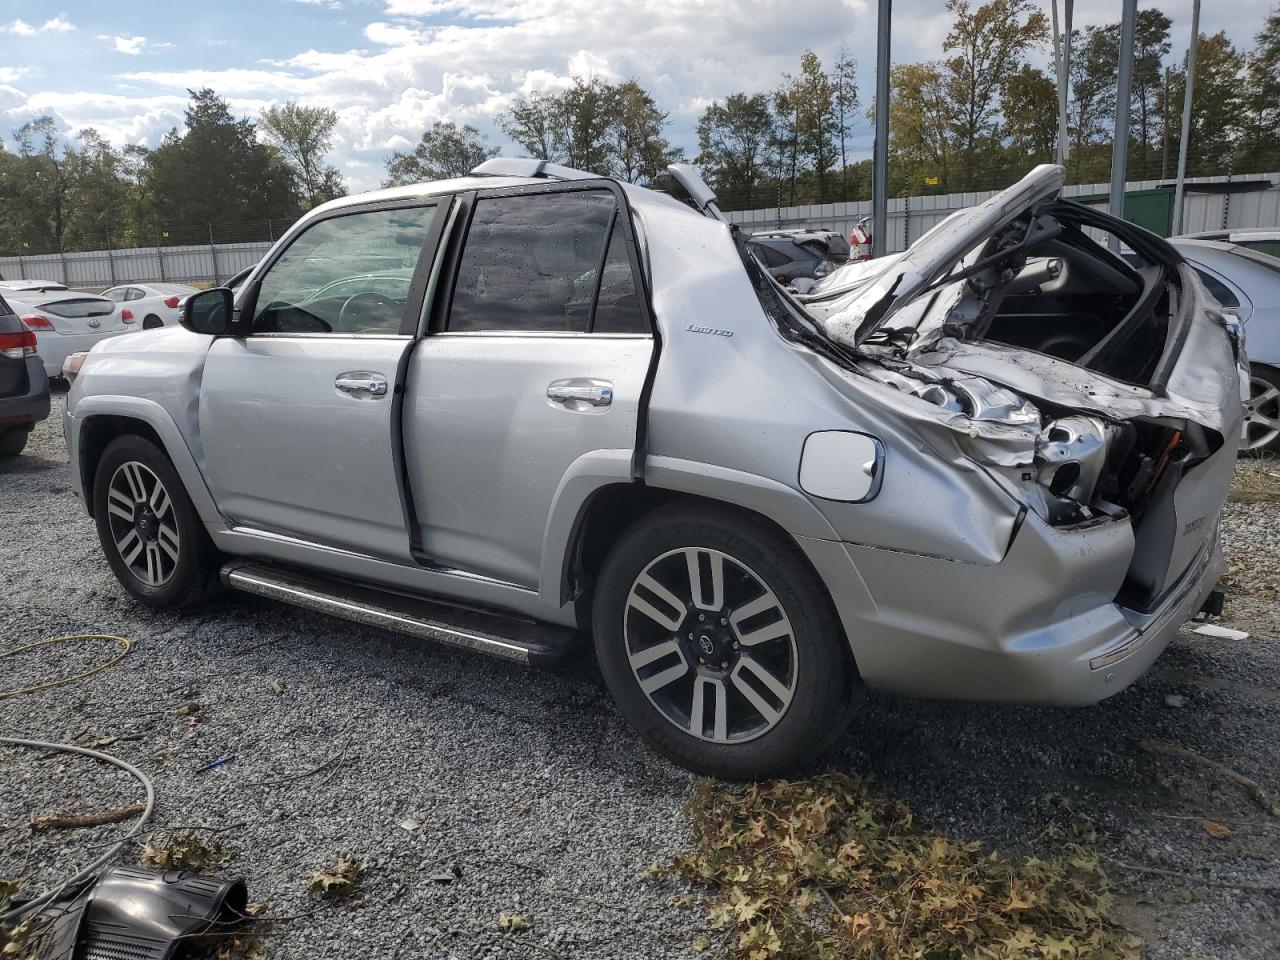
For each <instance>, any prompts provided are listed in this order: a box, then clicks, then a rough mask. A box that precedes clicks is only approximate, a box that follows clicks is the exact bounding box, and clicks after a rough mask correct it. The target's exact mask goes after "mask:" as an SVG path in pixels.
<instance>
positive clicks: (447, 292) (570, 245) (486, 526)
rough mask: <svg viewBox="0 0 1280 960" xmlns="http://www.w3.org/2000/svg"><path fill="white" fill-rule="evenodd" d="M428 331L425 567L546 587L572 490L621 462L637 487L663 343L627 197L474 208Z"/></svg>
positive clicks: (418, 461)
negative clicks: (649, 384) (650, 376)
mask: <svg viewBox="0 0 1280 960" xmlns="http://www.w3.org/2000/svg"><path fill="white" fill-rule="evenodd" d="M454 233H455V237H454V242H453V246H452V249H451V255H450V259H451V266H450V269H449V270H448V271H447V272H446V275H445V276H444V277H443V279H442V282H441V285H440V290H439V291H438V292H437V293H436V295H435V298H434V299H435V312H434V315H433V319H432V329H431V332H430V333H429V334H428V335H427V336H426V337H424V339H423V340H422V341H421V342H420V343H419V344H418V346H417V348H416V350H415V351H414V353H413V356H412V358H411V360H410V363H409V380H408V393H407V395H406V400H405V431H404V442H405V457H406V464H407V467H408V471H409V484H410V489H411V491H412V499H413V505H414V510H415V513H416V536H417V541H416V544H415V546H416V547H417V548H418V549H419V550H420V554H419V556H420V559H424V560H426V561H428V562H430V563H433V564H438V565H441V566H445V567H449V568H452V569H457V570H461V571H464V572H467V573H473V574H478V575H482V576H487V577H491V578H494V579H498V580H502V581H504V582H507V583H513V584H517V585H520V586H524V587H529V588H536V587H537V586H539V568H540V561H541V556H542V546H543V534H544V531H545V529H546V524H547V518H548V514H549V513H550V510H551V505H552V502H553V500H554V498H555V495H556V492H557V490H558V488H559V485H560V482H561V480H562V479H563V478H564V477H565V475H566V473H567V472H569V471H570V468H571V467H572V465H573V464H574V461H575V460H577V459H578V458H579V457H582V456H583V455H585V454H589V453H593V452H595V451H612V455H613V456H614V457H615V458H616V459H615V461H614V462H620V463H625V464H626V466H627V472H626V473H624V475H623V476H622V477H620V479H623V480H626V479H629V467H630V458H631V457H632V456H633V455H634V450H635V445H636V431H637V426H638V423H639V415H640V403H641V395H642V392H643V389H644V385H645V380H646V376H647V373H648V369H649V364H650V360H651V358H652V356H653V350H654V338H653V333H652V326H651V322H650V317H649V310H648V305H647V299H646V297H645V294H644V287H643V284H642V282H641V279H640V277H641V274H640V270H639V261H638V258H637V251H636V246H635V243H634V239H633V234H632V231H631V224H630V219H629V216H628V212H627V209H626V203H625V199H624V196H623V193H622V191H621V189H619V188H618V186H617V185H616V184H612V183H609V182H607V181H576V182H574V183H566V184H558V185H556V186H554V187H547V186H542V185H539V186H537V187H533V188H516V189H512V190H506V191H484V192H482V193H480V194H479V195H478V196H474V195H473V196H472V197H468V198H463V199H462V202H461V204H460V209H459V222H458V229H456V230H455V231H454Z"/></svg>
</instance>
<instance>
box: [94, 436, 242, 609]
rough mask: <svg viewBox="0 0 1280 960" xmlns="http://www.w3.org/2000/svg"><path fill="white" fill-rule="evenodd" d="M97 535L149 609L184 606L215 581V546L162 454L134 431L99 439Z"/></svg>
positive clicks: (200, 597) (120, 573) (122, 579)
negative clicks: (102, 446) (102, 445)
mask: <svg viewBox="0 0 1280 960" xmlns="http://www.w3.org/2000/svg"><path fill="white" fill-rule="evenodd" d="M93 516H94V521H95V522H96V523H97V526H98V540H99V541H100V542H101V544H102V552H103V554H104V555H105V556H106V558H107V563H109V564H110V565H111V570H112V572H113V573H114V574H115V575H116V579H117V580H119V581H120V584H121V586H123V587H124V588H125V589H126V590H128V591H129V593H130V594H131V595H132V596H133V597H134V599H136V600H138V601H139V602H141V603H145V604H146V605H147V606H150V607H157V608H171V607H189V606H193V605H195V604H197V603H200V602H201V601H202V600H204V599H205V598H206V597H207V596H208V595H209V594H210V592H212V590H213V589H214V588H215V587H216V585H217V575H218V562H217V552H216V551H215V550H214V548H213V543H212V542H211V541H210V540H209V535H208V533H207V532H206V531H205V529H204V524H203V523H201V521H200V518H199V516H197V514H196V510H195V507H194V506H193V505H192V503H191V498H190V497H188V496H187V491H186V489H185V488H184V487H183V485H182V480H181V479H180V478H179V477H178V473H177V471H176V470H174V468H173V464H172V463H170V462H169V458H168V457H167V456H165V454H164V452H163V451H162V450H161V449H160V448H159V447H157V446H156V445H155V444H154V443H152V442H151V441H150V440H146V439H144V438H143V437H139V436H136V435H134V434H127V435H125V436H122V437H117V438H116V439H114V440H112V441H111V442H110V443H109V444H107V448H106V450H104V451H103V453H102V458H101V459H100V460H99V461H98V468H97V470H96V471H95V473H94V482H93Z"/></svg>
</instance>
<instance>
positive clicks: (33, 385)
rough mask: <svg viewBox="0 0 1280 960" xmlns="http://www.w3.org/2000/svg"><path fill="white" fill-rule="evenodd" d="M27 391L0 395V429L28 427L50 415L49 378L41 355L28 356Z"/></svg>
mask: <svg viewBox="0 0 1280 960" xmlns="http://www.w3.org/2000/svg"><path fill="white" fill-rule="evenodd" d="M26 363H27V392H26V393H24V394H22V395H21V396H16V397H0V430H8V429H11V428H13V427H27V426H30V425H31V424H34V423H39V422H40V421H41V420H43V419H44V418H45V417H47V416H49V378H48V377H47V376H45V372H44V366H43V364H42V362H41V359H40V357H39V356H35V357H28V358H27V361H26Z"/></svg>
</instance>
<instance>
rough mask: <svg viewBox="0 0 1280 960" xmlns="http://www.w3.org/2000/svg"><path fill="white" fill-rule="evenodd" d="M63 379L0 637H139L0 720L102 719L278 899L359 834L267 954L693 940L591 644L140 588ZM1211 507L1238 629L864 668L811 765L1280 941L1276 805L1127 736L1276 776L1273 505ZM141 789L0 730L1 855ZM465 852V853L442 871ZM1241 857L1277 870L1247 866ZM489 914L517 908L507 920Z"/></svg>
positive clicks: (1180, 942) (567, 948) (6, 488)
mask: <svg viewBox="0 0 1280 960" xmlns="http://www.w3.org/2000/svg"><path fill="white" fill-rule="evenodd" d="M60 408H61V402H60V399H56V400H55V409H54V415H53V416H52V417H51V418H50V419H49V420H48V421H46V422H45V423H44V424H42V425H41V426H40V427H39V429H38V430H37V432H36V434H35V435H34V436H33V437H32V441H31V443H30V445H29V446H28V450H27V453H26V454H25V455H24V456H23V457H21V458H19V459H18V460H17V461H16V462H11V463H10V464H8V465H6V466H4V467H0V502H2V503H3V509H0V648H3V649H8V648H11V647H14V646H17V645H20V644H22V643H27V642H30V641H33V640H38V639H42V638H45V637H52V636H57V635H60V634H67V633H79V632H85V631H92V632H98V633H110V634H121V635H124V636H128V637H130V638H131V639H133V640H134V641H135V642H136V646H135V648H134V649H133V650H132V651H131V652H130V653H129V654H128V656H127V657H126V658H125V660H124V661H122V662H121V663H120V664H117V665H116V666H114V667H111V668H109V669H107V670H104V671H102V672H100V673H98V674H96V675H94V676H92V677H90V678H88V679H86V680H83V681H79V682H77V683H75V684H73V685H69V686H66V687H62V688H60V689H56V690H50V691H45V692H42V693H37V694H32V695H28V696H21V697H16V698H11V699H4V700H0V730H3V731H4V732H5V733H6V734H10V735H16V736H25V737H31V738H35V739H41V740H49V741H56V742H62V741H74V742H77V743H81V744H92V743H94V742H97V741H107V740H108V738H113V737H114V738H118V739H116V740H115V741H112V742H110V743H109V744H108V745H106V746H104V747H103V749H105V750H107V751H108V752H110V753H112V754H114V755H116V756H119V757H121V758H122V759H125V760H128V761H130V762H133V763H136V764H139V765H141V766H142V767H143V769H144V770H146V772H147V773H148V774H149V775H150V776H151V777H152V778H153V779H154V782H155V786H156V791H157V796H158V804H157V810H156V815H155V818H154V824H155V825H156V826H172V827H177V826H198V827H205V828H219V829H220V830H221V832H220V833H218V834H217V835H216V836H217V838H218V839H220V840H221V841H222V842H223V843H224V844H225V845H226V847H227V849H228V851H229V852H230V853H231V855H232V857H233V859H232V860H231V861H230V863H229V864H228V866H227V867H225V868H224V871H223V872H224V873H226V874H228V875H238V876H243V877H244V878H245V879H246V881H247V882H248V885H249V890H250V899H251V900H253V901H258V902H262V903H265V904H266V912H267V913H268V914H269V915H273V916H293V915H296V914H302V913H306V912H307V911H309V910H312V909H313V908H314V907H315V904H314V902H313V901H312V900H310V899H309V898H308V895H307V890H306V887H307V881H308V878H309V877H310V876H311V874H312V873H313V872H314V871H316V870H318V869H321V868H322V867H325V866H327V865H329V864H332V863H334V862H335V861H337V860H338V859H340V858H341V857H343V856H344V855H353V856H355V857H358V858H359V859H361V860H362V861H363V862H364V863H365V864H366V866H367V873H366V875H365V877H364V880H363V883H362V885H361V891H360V894H359V895H358V897H357V902H356V903H355V904H354V905H340V906H333V907H326V908H324V909H321V910H319V911H318V912H316V913H314V914H312V915H310V916H307V917H304V918H301V919H296V920H292V921H290V922H285V923H281V924H279V925H278V926H277V927H276V928H275V930H274V932H273V933H272V935H271V937H270V942H269V943H268V944H267V948H266V955H267V956H268V957H308V958H323V957H335V958H336V957H341V958H347V957H350V956H369V957H395V956H403V957H409V956H449V957H459V958H462V957H467V958H471V957H484V956H507V957H547V956H552V957H562V958H565V960H568V958H571V957H572V958H611V957H644V958H660V957H689V956H692V952H691V951H690V948H689V943H690V941H691V940H692V939H693V937H694V936H695V935H696V934H697V933H699V932H700V931H701V915H700V913H699V912H698V911H697V910H696V908H694V907H690V906H682V905H678V904H673V903H672V900H673V898H675V897H677V896H678V895H680V894H682V893H684V892H686V891H684V890H683V889H682V888H680V887H678V886H677V885H675V884H673V883H671V882H669V881H667V880H663V879H653V878H648V877H646V876H644V870H645V867H646V866H647V865H648V864H649V863H651V862H652V861H653V860H655V859H662V858H665V857H668V856H670V855H671V854H672V853H674V852H675V851H676V850H677V849H679V848H680V846H681V845H682V844H683V843H684V842H685V832H684V830H683V828H682V826H681V820H680V808H681V805H682V804H683V803H684V801H685V799H686V798H687V796H688V793H689V789H690V786H691V784H692V778H691V777H690V776H689V775H688V774H686V773H684V772H683V771H681V770H679V769H676V768H674V767H672V766H671V765H669V764H667V763H665V762H663V761H661V760H659V759H657V758H656V757H654V756H653V755H652V754H650V753H649V752H648V751H647V750H646V749H645V748H644V746H643V745H642V744H641V743H640V742H639V741H638V740H637V738H636V737H635V736H634V735H633V734H632V733H631V731H630V730H629V729H628V728H627V727H626V726H625V725H624V723H623V722H622V721H621V719H620V718H619V717H618V715H617V714H616V712H615V711H614V710H613V708H612V706H611V705H610V703H609V700H608V697H607V694H606V692H605V690H604V688H603V685H602V683H601V681H600V678H599V675H598V673H597V672H596V670H595V667H594V665H593V664H592V663H591V662H590V660H589V659H586V658H584V659H583V660H582V661H581V662H579V663H575V664H572V665H571V666H569V667H568V668H566V669H563V670H560V671H557V672H539V671H529V670H525V669H523V668H520V667H516V666H513V665H508V664H505V663H503V662H500V661H494V660H489V659H486V658H483V657H480V656H473V655H468V654H465V653H462V652H459V651H454V650H449V649H443V648H436V647H433V646H431V645H429V644H423V643H420V642H415V641H413V640H411V639H408V638H403V637H399V636H397V635H394V634H389V633H383V632H381V631H378V630H372V629H363V628H359V627H355V626H352V625H348V624H346V623H343V622H340V621H336V620H331V619H327V618H325V617H321V616H317V615H312V614H309V613H305V612H302V611H298V610H294V609H291V608H288V607H283V606H277V605H272V604H269V603H267V602H263V601H258V600H256V599H254V598H250V597H246V596H238V595H227V596H223V597H220V598H218V599H217V600H216V601H215V602H214V603H212V604H211V605H210V606H208V607H207V608H204V609H201V610H199V611H196V612H194V613H190V614H186V615H183V616H174V615H170V614H161V613H154V612H151V611H148V610H146V609H144V608H142V607H140V606H138V605H136V604H135V603H134V602H133V601H132V600H130V599H129V598H128V597H127V595H126V594H125V593H124V591H123V590H122V589H121V588H120V587H119V586H118V585H117V584H116V582H115V580H114V579H113V577H112V576H111V574H110V572H109V570H108V568H107V566H106V564H105V562H103V561H102V559H101V556H100V553H99V548H98V544H97V539H96V536H95V533H94V530H93V526H92V524H91V522H90V521H89V520H88V518H86V517H85V516H84V515H83V512H82V510H81V508H80V506H79V504H78V503H76V502H75V500H74V498H73V497H72V495H71V491H70V486H69V482H68V476H67V469H66V451H65V448H64V446H63V443H62V438H61V431H60V421H59V419H58V417H59V412H60ZM1267 469H1274V468H1273V467H1272V468H1268V467H1267V466H1266V465H1259V464H1256V463H1244V464H1242V465H1241V475H1242V476H1243V477H1244V478H1245V480H1249V479H1250V478H1253V479H1256V478H1257V476H1260V475H1261V476H1263V477H1264V479H1265V476H1266V475H1267V474H1266V473H1265V471H1266V470H1267ZM1259 471H1261V472H1262V473H1259ZM1225 525H1226V526H1225V529H1226V537H1227V547H1228V552H1229V555H1230V559H1231V561H1232V564H1233V573H1232V576H1231V578H1230V579H1229V581H1228V582H1229V586H1230V593H1229V597H1228V609H1227V614H1228V615H1227V617H1226V619H1225V620H1224V623H1225V624H1227V625H1230V626H1235V627H1239V628H1241V629H1245V630H1248V631H1250V633H1251V636H1250V637H1249V639H1247V640H1217V639H1211V638H1208V637H1204V636H1200V635H1196V634H1194V633H1191V632H1190V631H1189V630H1184V631H1183V632H1182V634H1181V635H1180V636H1179V638H1178V640H1177V641H1176V642H1175V643H1174V644H1173V646H1172V647H1171V648H1170V649H1169V651H1168V652H1167V653H1166V654H1165V656H1163V657H1162V658H1161V660H1160V661H1159V662H1158V663H1157V664H1156V666H1155V668H1154V669H1153V670H1152V672H1151V673H1150V674H1149V675H1148V676H1147V677H1145V678H1144V679H1143V680H1142V681H1140V682H1139V683H1138V684H1136V685H1135V686H1134V687H1133V688H1131V689H1130V690H1128V691H1126V692H1124V693H1122V694H1120V695H1118V696H1116V697H1113V698H1112V699H1110V700H1108V701H1106V702H1104V703H1103V704H1101V705H1100V706H1098V707H1096V708H1091V709H1085V710H1055V709H1043V708H1020V707H1008V706H998V705H990V704H987V705H975V704H953V703H935V702H920V701H905V700H895V699H889V698H884V697H875V698H873V699H872V702H871V704H870V706H869V708H868V710H867V711H866V712H865V713H863V714H861V715H860V716H859V717H858V718H857V719H856V720H855V724H854V727H853V729H852V730H851V731H850V734H849V735H848V737H846V739H845V740H844V741H843V743H842V744H841V746H840V748H839V750H838V752H837V753H836V755H835V756H834V757H832V758H830V761H829V762H830V764H831V766H832V767H834V768H836V769H840V770H845V771H849V772H853V773H859V774H863V775H867V776H870V777H873V778H874V779H875V780H876V781H877V782H878V783H879V784H880V786H881V787H882V788H883V789H884V790H885V791H886V792H888V793H889V794H890V795H892V796H895V797H898V798H901V799H902V800H904V801H906V802H907V803H908V804H909V805H910V806H911V807H912V808H913V809H914V810H915V811H916V813H917V815H918V816H919V817H922V818H924V819H925V820H927V821H929V822H932V823H934V824H935V825H937V826H938V827H940V828H941V829H943V830H945V831H947V832H948V833H951V834H953V835H955V836H957V837H962V838H964V839H981V840H985V841H987V842H989V843H991V844H993V845H996V846H999V847H1003V848H1006V849H1011V850H1015V851H1017V850H1027V849H1039V848H1042V847H1044V846H1045V841H1044V839H1043V834H1044V831H1045V830H1046V828H1047V827H1048V826H1050V825H1051V824H1054V823H1060V822H1062V821H1063V819H1064V817H1066V816H1069V815H1070V814H1072V813H1074V814H1080V815H1084V816H1088V817H1090V818H1092V819H1094V820H1095V821H1096V822H1097V823H1098V825H1099V827H1100V828H1101V830H1102V832H1103V837H1104V839H1103V844H1102V849H1103V851H1104V852H1105V853H1106V855H1107V856H1109V857H1110V858H1112V859H1113V860H1114V861H1118V863H1113V864H1112V865H1111V867H1112V872H1113V876H1114V877H1115V879H1116V880H1117V881H1119V882H1120V888H1121V895H1120V898H1119V902H1120V907H1121V916H1122V919H1124V920H1125V922H1126V923H1127V924H1129V925H1130V926H1131V927H1132V928H1133V929H1134V930H1135V931H1136V932H1138V933H1140V934H1142V935H1143V936H1144V937H1146V938H1147V941H1148V947H1147V953H1146V955H1147V956H1149V957H1151V958H1237V957H1238V958H1263V957H1266V958H1271V957H1274V956H1275V955H1276V952H1277V947H1278V945H1280V893H1277V892H1275V888H1276V887H1277V886H1280V867H1278V866H1277V863H1278V862H1280V818H1277V817H1275V816H1272V815H1269V814H1268V813H1266V812H1264V811H1263V810H1262V809H1261V808H1260V807H1259V805H1258V804H1257V803H1256V802H1254V800H1253V799H1251V797H1250V796H1249V794H1248V793H1247V792H1246V791H1245V790H1244V789H1243V788H1242V787H1241V786H1240V785H1239V784H1237V783H1235V782H1233V781H1231V780H1229V779H1228V778H1226V777H1224V776H1223V775H1222V774H1221V773H1220V772H1218V771H1216V770H1214V769H1212V768H1210V767H1208V766H1204V765H1201V764H1196V763H1191V762H1187V761H1185V760H1181V759H1177V758H1174V757H1170V756H1168V755H1164V754H1158V753H1152V752H1150V751H1149V750H1146V749H1143V748H1142V747H1141V746H1140V745H1139V744H1140V741H1142V740H1144V739H1151V740H1159V741H1162V742H1164V743H1168V744H1173V745H1176V746H1179V747H1183V748H1186V749H1189V750H1193V751H1195V752H1196V753H1199V754H1202V755H1203V756H1205V757H1210V758H1212V759H1214V760H1215V761H1218V762H1220V763H1222V764H1225V765H1227V766H1228V767H1230V768H1232V769H1234V770H1236V771H1239V772H1240V773H1242V774H1244V775H1247V776H1249V777H1252V778H1253V779H1255V780H1258V781H1259V782H1260V783H1261V784H1262V787H1263V789H1264V790H1266V791H1268V793H1269V794H1270V795H1271V796H1272V797H1280V776H1278V775H1277V770H1280V611H1278V610H1277V604H1276V599H1275V598H1276V589H1277V587H1280V502H1277V501H1274V500H1266V499H1261V500H1258V501H1256V502H1249V503H1232V504H1231V505H1230V506H1229V507H1228V510H1227V513H1226V517H1225ZM111 653H112V647H111V646H110V645H109V644H107V643H102V642H100V643H97V644H82V645H75V646H74V647H73V646H71V645H61V646H58V647H56V648H55V647H46V648H42V649H40V650H37V651H33V652H31V653H27V654H23V655H20V656H17V657H12V658H8V659H6V660H5V661H4V663H3V667H0V678H3V679H2V680H0V687H3V688H5V689H13V688H16V687H23V686H28V685H32V684H36V683H40V682H42V681H43V680H47V679H51V678H53V677H55V676H58V675H64V674H67V673H73V672H79V671H80V670H83V669H87V668H89V667H91V666H92V665H94V664H97V663H101V662H102V661H103V660H105V659H107V658H108V657H109V656H110V655H111ZM1171 696H1172V697H1173V698H1174V699H1173V701H1172V702H1174V703H1181V704H1182V705H1181V706H1176V707H1175V706H1170V705H1169V701H1168V699H1167V698H1169V697H1171ZM1178 698H1181V700H1179V699H1178ZM191 704H195V705H197V706H195V707H192V706H190V705H191ZM180 711H181V712H180ZM225 756H231V757H233V759H232V760H231V761H230V762H229V763H227V764H225V765H223V766H221V767H218V768H217V769H213V770H210V771H208V772H206V773H202V774H197V773H195V770H196V768H197V767H198V766H200V765H201V764H203V763H205V762H207V761H210V760H215V759H218V758H221V757H225ZM140 798H141V791H140V789H139V788H138V786H137V785H136V783H135V782H133V781H132V780H131V779H130V778H129V777H128V776H126V775H124V774H123V773H120V772H118V771H116V770H114V768H105V767H104V766H102V765H101V764H98V763H95V762H94V761H91V760H86V759H82V758H73V757H69V756H65V755H52V756H41V755H39V754H37V753H36V752H34V751H26V750H4V749H0V831H3V832H0V877H6V876H14V875H19V874H24V875H25V876H26V879H27V880H28V881H29V882H31V883H33V884H34V885H37V886H41V885H44V884H47V883H51V882H53V881H55V880H56V879H58V878H59V877H65V876H66V875H67V874H69V873H70V872H72V871H73V870H74V868H75V865H76V864H79V863H83V862H87V861H88V860H90V859H92V856H93V853H94V851H95V850H101V849H102V845H103V844H104V843H107V842H109V841H110V840H111V838H112V837H116V836H119V835H120V834H122V833H123V832H124V830H125V828H126V827H127V826H128V825H127V824H124V825H118V826H107V827H98V828H92V829H83V830H76V831H70V832H52V833H45V834H38V835H37V834H32V833H31V832H30V831H28V830H26V829H25V828H23V825H24V824H25V822H26V819H27V817H28V815H29V814H32V813H48V812H51V811H57V810H64V809H71V810H78V811H86V810H101V809H105V808H109V807H113V806H118V805H123V804H127V803H131V802H135V801H136V800H138V799H140ZM1202 820H1211V821H1214V822H1215V823H1220V824H1223V825H1225V826H1227V827H1228V828H1229V830H1230V835H1229V836H1226V837H1223V838H1215V837H1213V836H1211V835H1210V834H1209V832H1208V831H1207V830H1206V829H1205V827H1204V826H1203V825H1202V823H1201V821H1202ZM5 828H9V829H5ZM14 828H16V829H14ZM153 842H154V841H153ZM138 853H139V851H138V849H137V847H132V848H130V850H129V851H128V853H127V857H128V858H129V859H130V860H133V861H136V858H137V856H138ZM1121 863H1122V864H1126V865H1127V866H1121V865H1120V864H1121ZM453 866H457V867H458V868H459V869H460V879H457V880H455V881H454V882H452V883H449V884H442V883H441V884H437V883H433V882H431V881H430V879H429V878H430V877H431V876H432V875H434V874H438V873H441V872H446V871H447V870H448V869H449V868H450V867H453ZM1134 866H1136V867H1140V868H1143V869H1142V870H1141V871H1138V870H1132V869H1130V867H1134ZM1158 871H1168V872H1170V873H1173V874H1177V875H1179V876H1178V877H1171V876H1167V875H1166V874H1163V873H1160V872H1158ZM1187 877H1190V878H1194V879H1192V880H1191V881H1190V882H1186V879H1185V878H1187ZM1260 885H1270V886H1271V887H1272V890H1271V891H1270V892H1268V891H1263V890H1256V889H1253V890H1250V889H1239V888H1238V887H1239V886H1244V887H1249V886H1253V887H1257V886H1260ZM504 912H505V913H508V914H512V913H521V914H528V915H529V916H530V917H531V918H532V923H533V926H532V928H531V929H530V930H527V931H523V932H520V933H516V934H511V935H503V934H502V933H501V932H500V931H499V930H498V926H497V918H498V915H499V914H500V913H504Z"/></svg>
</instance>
